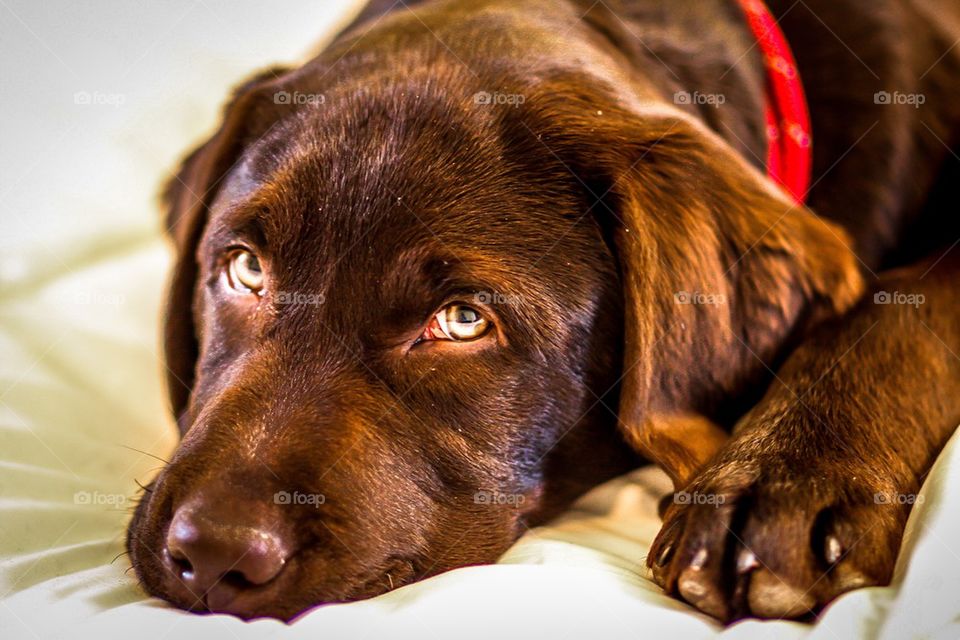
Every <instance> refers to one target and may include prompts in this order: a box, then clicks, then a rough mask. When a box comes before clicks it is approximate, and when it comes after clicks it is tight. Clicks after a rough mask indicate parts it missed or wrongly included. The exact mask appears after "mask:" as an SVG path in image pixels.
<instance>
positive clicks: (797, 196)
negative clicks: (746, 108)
mask: <svg viewBox="0 0 960 640" xmlns="http://www.w3.org/2000/svg"><path fill="white" fill-rule="evenodd" d="M738 2H739V3H740V7H741V8H742V9H743V12H744V13H745V14H746V16H747V23H748V24H749V25H750V30H751V31H752V32H753V35H754V37H755V38H756V40H757V46H758V47H759V48H760V52H761V53H762V54H763V61H764V66H765V67H766V69H767V104H766V117H767V140H768V151H767V174H768V175H769V176H770V179H771V180H773V181H774V182H776V183H777V184H779V185H780V186H781V187H782V188H783V189H784V190H785V191H786V192H787V193H789V194H790V195H791V196H793V199H794V200H795V201H796V202H798V203H800V204H802V203H803V202H804V200H806V197H807V191H808V190H809V189H810V172H811V166H812V164H813V163H812V153H811V144H812V137H811V130H810V114H809V112H808V111H807V99H806V97H805V96H804V94H803V83H802V82H801V81H800V73H799V71H797V63H796V60H794V58H793V53H792V52H791V51H790V45H789V44H788V43H787V39H786V37H785V36H784V35H783V31H781V30H780V27H779V25H778V24H777V21H776V20H775V19H774V17H773V15H772V14H771V13H770V10H769V9H768V8H767V5H766V3H764V2H763V0H738Z"/></svg>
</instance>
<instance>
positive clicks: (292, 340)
mask: <svg viewBox="0 0 960 640" xmlns="http://www.w3.org/2000/svg"><path fill="white" fill-rule="evenodd" d="M767 6H768V7H769V10H770V12H771V15H772V16H773V17H774V18H775V19H776V20H777V21H778V23H779V27H780V29H782V32H783V33H784V34H785V38H786V40H787V41H788V42H789V44H790V48H791V49H792V51H793V54H794V56H795V58H796V68H797V69H798V71H799V76H800V78H801V79H802V81H803V87H804V89H805V91H806V96H807V104H808V106H809V117H810V122H811V126H812V133H813V137H814V142H813V146H812V166H813V169H812V181H811V184H810V186H809V189H808V190H807V192H806V193H804V194H800V196H801V197H803V196H806V205H801V204H799V203H798V202H797V201H796V199H795V198H792V197H791V196H790V194H789V193H787V192H786V191H785V190H784V189H783V188H782V187H781V186H780V185H778V184H776V183H775V182H774V181H773V180H772V179H771V178H769V177H768V176H767V175H766V166H765V160H764V157H765V156H766V154H767V152H768V151H769V150H770V146H771V145H772V144H773V142H771V140H770V139H769V136H768V127H767V126H766V122H765V115H764V114H765V100H766V91H765V87H766V83H767V79H768V78H769V74H770V73H771V71H770V70H768V69H767V67H766V65H765V63H764V58H763V56H762V55H761V52H760V50H759V49H758V47H757V39H756V37H755V34H754V33H753V32H752V31H751V28H750V26H749V24H748V22H747V20H745V17H744V11H743V9H742V7H741V4H740V3H738V2H737V1H736V0H700V1H697V2H692V1H691V2H685V1H684V2H664V1H662V0H605V1H604V2H599V3H595V2H591V1H589V0H470V1H467V0H421V1H416V0H404V1H403V2H396V3H394V2H393V1H392V0H375V1H374V2H371V3H370V4H369V5H368V6H367V7H366V8H364V9H363V10H362V12H361V13H360V15H359V16H358V17H357V18H356V20H355V21H354V22H353V23H352V24H351V25H350V26H349V27H347V28H346V30H345V31H344V32H343V33H341V34H340V35H339V36H338V37H336V39H335V40H334V41H333V43H332V44H330V45H329V46H328V47H327V48H326V49H325V50H324V51H323V52H322V53H320V54H319V55H318V56H317V57H316V58H314V59H312V60H311V61H309V62H308V63H306V64H304V65H303V66H300V67H298V68H273V69H268V70H267V71H265V72H262V73H260V74H258V75H257V76H256V77H254V78H253V79H252V80H250V81H249V82H247V83H246V84H244V85H243V86H242V87H240V88H239V89H238V90H237V91H236V93H235V95H234V96H233V98H232V99H231V100H230V102H229V104H228V105H227V107H226V109H225V111H224V116H223V121H222V124H221V125H220V127H219V129H218V130H217V131H216V132H215V133H214V134H213V135H212V137H210V139H209V140H207V141H206V142H205V143H204V144H202V146H200V147H199V148H197V149H196V150H195V151H193V152H192V153H191V154H190V155H189V156H188V157H187V158H186V160H185V161H184V163H183V165H182V167H181V168H180V170H179V172H178V173H177V174H176V176H175V177H174V178H173V179H172V180H171V181H170V183H169V187H168V189H167V193H166V202H167V207H168V219H167V222H168V227H169V229H170V236H171V238H172V240H173V244H174V245H175V249H176V255H177V258H176V264H175V270H174V273H173V276H172V283H171V287H170V294H169V301H168V304H167V312H166V320H165V349H166V362H167V366H168V369H169V385H168V386H169V393H170V400H171V405H172V410H173V412H174V415H175V416H176V419H177V423H178V425H179V429H180V432H181V435H182V440H181V443H180V445H179V447H178V448H177V450H176V452H175V453H174V455H173V457H172V459H171V460H170V461H169V464H167V465H166V467H165V468H164V469H163V470H162V471H161V472H160V474H159V475H158V477H157V478H156V479H155V480H154V481H153V482H151V483H150V484H149V485H147V487H146V490H145V492H144V494H143V499H142V500H141V501H140V502H139V505H138V507H137V508H136V511H135V514H134V517H133V520H132V522H131V524H130V527H129V532H128V540H127V546H128V549H129V551H130V557H131V561H132V565H133V567H134V568H135V570H136V573H137V576H138V578H139V580H140V582H141V583H142V585H143V586H144V588H145V589H146V590H147V591H148V592H149V593H150V594H153V595H155V596H158V597H160V598H163V599H165V600H167V601H169V602H171V603H173V604H174V605H176V606H178V607H181V608H184V609H190V610H195V611H201V612H223V613H231V614H234V615H237V616H240V617H242V618H254V617H262V616H268V617H275V618H279V619H282V620H291V619H292V618H294V617H295V616H296V615H297V614H299V613H301V612H303V611H305V610H306V609H308V608H310V607H311V606H314V605H317V604H321V603H327V602H343V601H351V600H357V599H362V598H367V597H371V596H375V595H377V594H380V593H383V592H385V591H388V590H389V589H392V588H396V587H398V586H401V585H404V584H407V583H410V582H412V581H415V580H419V579H422V578H425V577H428V576H431V575H435V574H437V573H440V572H443V571H446V570H449V569H451V568H455V567H460V566H465V565H472V564H479V563H489V562H492V561H494V560H496V558H497V557H498V556H499V555H500V554H502V553H503V552H504V551H505V550H506V549H507V548H508V547H509V546H510V545H511V544H512V543H513V542H514V541H515V540H516V539H517V538H518V537H519V536H520V535H521V534H522V533H523V532H524V531H525V530H526V529H527V528H528V527H533V526H536V525H537V524H539V523H543V522H545V521H546V520H548V519H550V518H551V517H553V516H555V515H557V514H558V513H560V512H561V511H562V510H563V509H564V508H565V507H566V506H568V505H569V504H570V503H571V501H572V500H574V499H575V498H576V497H577V496H579V495H581V494H582V493H583V492H585V491H586V490H588V489H589V488H591V487H593V486H595V485H597V484H599V483H601V482H604V481H606V480H607V479H610V478H612V477H615V476H617V475H619V474H622V473H624V472H626V471H627V470H629V469H632V468H635V467H637V466H638V465H641V464H646V463H650V462H652V463H655V464H658V465H660V466H661V467H663V468H664V469H665V470H666V471H667V473H668V474H669V475H670V477H671V478H672V480H673V482H674V485H675V488H676V490H677V491H678V492H679V491H682V492H683V495H687V496H706V497H708V498H712V499H710V500H700V499H697V500H693V499H690V500H673V501H670V500H667V501H666V502H665V505H664V506H665V509H664V512H663V514H662V515H663V517H664V525H663V529H662V530H661V532H660V534H659V536H658V538H657V539H656V541H655V542H654V544H653V547H652V549H651V551H650V555H649V557H648V558H646V559H645V562H646V564H647V565H648V566H649V567H650V569H651V575H652V577H653V579H654V580H655V581H656V582H657V583H658V584H659V585H660V586H662V587H663V589H664V590H665V591H666V592H667V593H669V594H671V595H674V596H676V597H678V598H681V599H682V600H684V601H686V602H688V603H689V604H690V605H692V606H693V607H696V608H697V609H699V610H700V611H702V612H705V613H707V614H709V615H711V616H714V617H716V618H717V619H719V620H721V621H725V622H729V621H733V620H737V619H740V618H743V617H748V616H756V617H762V618H781V617H787V618H797V619H804V618H807V617H809V616H811V615H815V614H816V613H817V612H818V611H819V610H820V609H821V608H822V607H823V606H824V605H825V604H827V603H828V602H830V601H831V600H832V599H833V598H835V597H836V596H837V595H839V594H841V593H844V592H846V591H849V590H851V589H854V588H857V587H861V586H866V585H879V584H885V583H887V582H888V581H889V580H890V579H891V574H892V570H893V566H894V560H895V557H896V554H897V551H898V548H899V545H900V539H901V535H902V532H903V529H904V526H905V521H906V518H907V515H908V513H909V510H910V504H911V503H912V500H911V499H910V497H912V496H915V494H916V493H917V492H918V491H919V488H920V485H921V483H922V481H923V478H924V475H925V473H926V472H927V470H928V469H929V467H930V465H931V464H932V461H933V460H934V459H935V457H936V455H937V453H938V452H939V451H940V449H941V447H942V446H943V445H944V444H945V442H946V440H947V439H948V438H949V436H950V435H951V433H952V431H953V430H954V429H955V427H956V426H957V424H958V423H960V357H958V355H957V354H960V285H958V283H960V250H955V249H954V247H955V246H956V244H957V243H956V242H955V240H956V239H957V238H958V237H960V224H958V220H960V219H958V217H957V216H956V215H955V214H954V213H953V211H954V208H955V207H956V206H957V204H958V202H960V200H958V193H957V184H960V183H958V180H957V178H958V176H960V172H958V168H960V162H958V157H957V153H956V150H957V149H958V146H957V144H958V141H960V100H957V99H956V98H957V89H956V88H957V87H958V86H960V47H954V46H953V45H954V43H955V42H956V40H957V39H958V37H960V7H958V5H957V4H956V3H955V2H950V1H948V0H909V1H901V0H898V1H894V0H879V1H877V2H873V3H862V2H857V1H855V0H804V1H803V2H800V3H798V4H797V3H793V2H789V1H787V0H769V2H768V3H767ZM678 95H679V96H687V99H685V100H681V99H678V98H677V96H678ZM702 96H707V97H708V98H709V97H710V96H713V97H714V98H715V99H713V100H709V99H701V98H700V97H702ZM691 97H694V98H691ZM721 97H722V100H721V99H720V98H721ZM677 495H680V494H677ZM637 562H638V571H639V570H641V568H642V564H643V563H644V559H643V558H637Z"/></svg>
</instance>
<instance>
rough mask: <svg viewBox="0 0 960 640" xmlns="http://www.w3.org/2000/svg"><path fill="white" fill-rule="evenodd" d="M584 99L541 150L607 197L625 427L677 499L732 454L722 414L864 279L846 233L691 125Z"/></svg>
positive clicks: (849, 301)
mask: <svg viewBox="0 0 960 640" xmlns="http://www.w3.org/2000/svg"><path fill="white" fill-rule="evenodd" d="M581 95H583V94H581ZM580 99H581V100H584V101H588V102H587V103H586V104H583V105H576V107H578V108H571V105H570V104H569V102H568V103H567V104H566V105H564V106H563V107H562V114H563V115H557V113H554V115H553V117H552V118H550V117H547V118H546V119H545V120H546V121H552V122H553V124H552V125H546V126H547V127H548V129H552V131H551V132H550V133H549V134H545V135H543V137H542V139H543V141H544V143H545V144H546V145H547V146H549V147H550V148H551V149H552V150H555V152H556V153H557V154H558V155H559V156H560V157H562V158H565V159H566V160H565V161H566V162H568V163H569V167H570V168H571V169H572V170H573V171H574V173H576V174H577V175H578V176H579V177H580V178H581V180H582V181H583V182H584V183H585V184H587V185H591V190H593V191H596V187H595V186H596V185H600V191H598V192H596V196H597V197H600V196H602V195H603V191H608V193H607V194H606V195H603V197H602V198H601V199H600V202H599V203H598V204H597V205H595V206H594V209H595V212H596V216H597V217H598V219H599V220H600V221H601V224H602V225H603V226H604V227H606V228H607V231H608V233H607V235H608V237H612V239H613V244H614V245H615V251H616V253H617V255H618V260H619V263H620V270H621V277H622V282H623V290H624V303H625V310H626V318H625V323H624V330H625V344H624V371H623V378H622V381H621V397H620V409H619V417H620V421H621V426H622V429H623V431H624V432H625V435H626V437H627V439H628V440H629V441H630V442H631V444H632V445H633V446H634V447H635V448H636V449H637V450H638V451H639V452H640V453H641V454H643V455H645V456H646V457H648V458H649V459H650V460H652V461H654V462H657V463H659V464H660V465H661V466H662V467H663V468H664V469H665V470H666V471H667V472H668V474H669V475H670V476H671V478H672V479H673V481H674V484H675V486H677V487H678V488H679V487H681V486H683V485H685V484H686V482H687V481H688V480H689V479H690V478H691V477H692V475H693V474H694V473H695V472H696V471H697V470H698V469H699V468H700V467H701V466H702V465H703V464H704V463H705V462H706V461H707V460H709V459H710V458H711V457H712V455H713V454H714V453H715V452H716V450H717V449H718V448H719V447H720V446H721V445H722V444H723V442H725V440H726V438H727V432H726V431H725V430H724V429H721V428H720V427H719V426H717V425H716V424H715V423H714V421H713V420H712V419H711V417H714V416H717V415H721V414H726V413H729V412H730V407H729V406H725V405H724V402H729V401H730V398H736V397H741V398H743V397H744V396H745V395H746V396H750V395H753V394H751V393H750V392H751V391H753V392H754V394H758V392H759V391H762V388H761V389H758V388H757V387H758V386H762V385H763V384H764V381H765V380H766V379H767V378H768V376H769V371H768V367H769V368H770V369H773V368H775V367H776V366H777V364H778V363H779V360H780V358H782V357H783V355H784V354H785V353H784V352H785V350H786V349H787V348H788V347H789V345H790V343H791V341H793V340H795V339H797V337H798V336H799V335H800V334H802V332H804V331H805V330H806V329H808V328H809V327H810V326H811V325H812V324H813V323H815V322H818V321H820V320H822V319H825V318H827V317H830V316H834V315H837V314H840V313H843V312H844V311H845V310H846V309H848V308H849V307H851V306H852V305H853V304H854V302H855V301H856V300H857V299H858V298H859V296H860V294H861V291H862V287H863V283H862V278H861V275H860V272H859V268H858V266H857V263H856V259H855V256H854V254H853V252H852V250H851V249H850V247H851V246H852V245H851V242H850V240H849V239H848V237H847V235H846V234H845V232H844V231H843V230H842V229H841V228H840V227H838V226H835V225H834V224H832V223H829V222H827V221H825V220H823V219H821V218H819V217H817V216H816V215H815V214H814V213H813V212H811V211H809V210H808V209H805V208H804V207H802V206H798V205H795V204H793V203H792V201H790V200H789V199H788V198H787V197H786V196H785V195H784V194H783V193H781V192H780V191H779V189H778V188H777V187H776V186H775V185H773V184H772V183H771V182H769V181H768V180H767V179H766V177H765V176H763V175H762V174H760V173H759V172H758V171H757V170H756V169H755V168H754V167H752V166H750V165H749V164H748V163H747V162H745V161H744V160H743V159H742V158H741V157H740V156H739V155H738V154H737V153H736V152H734V151H733V150H732V149H731V148H730V147H728V146H727V144H726V143H724V142H723V141H722V140H721V139H720V138H719V137H718V136H716V135H715V134H714V133H712V132H711V131H709V130H707V129H706V128H705V127H704V126H702V125H701V124H700V123H699V122H697V121H696V120H694V119H692V118H690V117H689V116H687V115H686V114H683V113H681V112H677V111H675V110H673V109H672V108H670V107H662V106H659V105H651V106H650V107H645V108H633V109H624V108H622V107H620V106H618V104H617V103H614V104H610V101H607V102H606V104H602V103H600V104H598V102H595V101H593V100H590V99H588V98H586V97H582V98H580ZM553 102H554V104H556V100H554V101H553ZM575 102H576V99H574V103H575ZM619 104H622V103H619ZM727 426H729V425H727Z"/></svg>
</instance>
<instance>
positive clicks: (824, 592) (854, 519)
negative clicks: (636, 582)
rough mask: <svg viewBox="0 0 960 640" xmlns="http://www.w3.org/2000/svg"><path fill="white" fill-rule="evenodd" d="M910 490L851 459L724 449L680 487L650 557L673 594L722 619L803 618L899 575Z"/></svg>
mask: <svg viewBox="0 0 960 640" xmlns="http://www.w3.org/2000/svg"><path fill="white" fill-rule="evenodd" d="M908 491H915V489H914V488H912V487H906V486H899V487H898V486H896V483H895V482H893V481H891V480H890V478H889V477H885V476H884V475H883V474H880V473H877V472H875V471H873V472H871V471H868V470H865V469H859V470H858V469H855V468H853V466H852V465H849V464H844V462H843V461H833V462H823V461H814V462H812V463H811V462H810V461H804V460H796V459H790V458H789V457H787V456H778V455H771V454H767V455H760V454H746V453H741V454H734V455H728V456H721V459H720V460H719V461H718V462H717V463H715V464H714V465H712V466H711V467H710V468H708V469H707V470H705V471H704V472H702V473H701V474H700V475H699V476H698V477H697V478H696V479H695V480H694V481H693V482H691V484H690V485H689V486H688V487H687V488H686V489H685V490H684V491H681V492H678V493H676V494H675V495H674V500H673V502H672V503H671V504H670V505H669V506H668V508H667V509H666V511H665V513H664V524H663V528H662V529H661V530H660V533H659V535H658V536H657V539H656V540H655V541H654V543H653V546H652V547H651V549H650V554H649V556H648V558H647V564H648V565H649V566H650V567H651V569H652V571H653V576H654V580H656V582H657V583H658V584H659V585H660V586H661V587H663V588H664V590H665V591H666V592H667V593H669V594H671V595H674V596H678V597H680V598H682V599H683V600H685V601H687V602H688V603H690V604H692V605H693V606H695V607H697V608H698V609H700V610H701V611H703V612H705V613H707V614H709V615H711V616H714V617H716V618H718V619H720V620H723V621H726V622H729V621H733V620H736V619H738V618H742V617H746V616H758V617H761V618H803V617H806V616H808V615H810V614H812V613H816V612H817V611H818V610H819V609H820V608H821V607H823V606H824V605H825V604H826V603H828V602H829V601H830V600H832V599H833V598H835V597H836V596H838V595H839V594H841V593H843V592H845V591H849V590H851V589H855V588H857V587H862V586H869V585H878V584H886V583H888V582H889V580H890V577H891V574H892V572H893V566H894V562H895V560H896V554H897V551H898V549H899V546H900V539H901V536H902V533H903V528H904V525H905V523H906V517H907V515H908V513H909V505H910V504H912V502H913V500H911V496H913V495H914V494H913V493H907V492H908ZM901 492H902V493H901Z"/></svg>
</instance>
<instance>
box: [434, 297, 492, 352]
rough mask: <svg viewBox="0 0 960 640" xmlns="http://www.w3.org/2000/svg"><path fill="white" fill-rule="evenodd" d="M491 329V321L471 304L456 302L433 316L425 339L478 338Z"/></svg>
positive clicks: (463, 340)
mask: <svg viewBox="0 0 960 640" xmlns="http://www.w3.org/2000/svg"><path fill="white" fill-rule="evenodd" d="M489 329H490V321H489V320H487V319H486V318H485V317H483V314H482V313H480V312H479V311H478V310H476V309H474V308H473V307H471V306H468V305H465V304H459V303H454V304H451V305H448V306H446V307H444V308H443V309H441V310H440V312H439V313H437V315H435V316H433V319H432V320H431V321H430V325H429V326H428V327H427V329H426V331H424V332H423V339H424V340H455V341H460V342H465V341H468V340H476V339H477V338H479V337H481V336H482V335H483V334H485V333H486V332H487V331H488V330H489Z"/></svg>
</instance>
